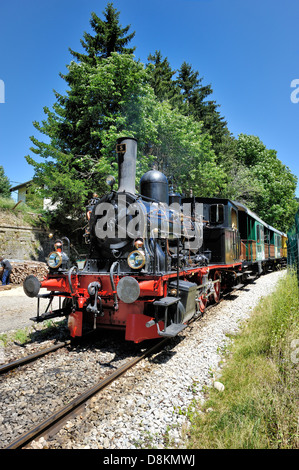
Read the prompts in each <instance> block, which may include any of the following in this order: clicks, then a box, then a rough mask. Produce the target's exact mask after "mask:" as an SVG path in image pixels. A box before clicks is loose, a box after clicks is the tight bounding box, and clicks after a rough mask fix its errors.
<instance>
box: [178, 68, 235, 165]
mask: <svg viewBox="0 0 299 470" xmlns="http://www.w3.org/2000/svg"><path fill="white" fill-rule="evenodd" d="M198 76H199V73H198V72H197V71H194V70H193V69H192V66H191V65H190V64H188V63H187V62H183V64H182V65H181V68H180V69H179V71H178V78H177V80H176V83H177V86H178V87H179V89H180V93H181V97H182V105H181V108H180V109H181V112H183V113H184V114H186V115H192V116H193V117H194V119H195V120H196V121H201V122H202V123H203V130H204V131H205V132H207V133H208V134H209V135H210V136H211V138H212V144H213V149H214V151H215V153H216V155H217V156H219V154H220V153H221V152H223V150H224V146H223V140H225V139H226V145H227V137H228V136H229V135H230V133H229V131H228V128H227V122H226V121H225V120H224V118H223V117H221V116H220V113H219V111H218V108H219V105H218V104H216V101H214V100H211V99H210V100H207V98H208V97H209V96H210V95H211V94H212V93H213V89H212V87H211V85H210V84H209V85H202V81H203V77H201V78H198Z"/></svg>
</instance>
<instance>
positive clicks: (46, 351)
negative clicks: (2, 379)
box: [0, 340, 71, 375]
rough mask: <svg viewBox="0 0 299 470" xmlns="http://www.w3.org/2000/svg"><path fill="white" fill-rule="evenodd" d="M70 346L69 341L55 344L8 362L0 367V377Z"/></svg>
mask: <svg viewBox="0 0 299 470" xmlns="http://www.w3.org/2000/svg"><path fill="white" fill-rule="evenodd" d="M70 344H71V340H68V341H64V342H62V343H56V344H54V345H53V346H50V347H49V348H44V349H40V350H39V351H36V352H35V353H32V354H29V355H28V356H25V357H21V358H20V359H17V360H15V361H12V362H8V363H7V364H3V365H2V366H0V375H1V374H5V373H6V372H9V371H10V370H13V369H15V368H16V367H19V366H23V365H25V364H28V363H29V362H33V361H35V360H36V359H38V358H39V357H42V356H46V355H47V354H49V353H51V352H53V351H56V350H57V349H60V348H63V347H65V346H69V345H70Z"/></svg>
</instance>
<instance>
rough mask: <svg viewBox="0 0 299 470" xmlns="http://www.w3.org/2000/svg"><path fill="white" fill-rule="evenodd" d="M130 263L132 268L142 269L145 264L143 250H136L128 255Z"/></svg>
mask: <svg viewBox="0 0 299 470" xmlns="http://www.w3.org/2000/svg"><path fill="white" fill-rule="evenodd" d="M128 265H129V266H130V268H131V269H140V268H142V267H143V266H144V265H145V255H144V253H143V252H142V251H139V250H135V251H132V253H130V254H129V256H128Z"/></svg>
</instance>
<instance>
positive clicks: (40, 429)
mask: <svg viewBox="0 0 299 470" xmlns="http://www.w3.org/2000/svg"><path fill="white" fill-rule="evenodd" d="M244 287H245V286H244ZM234 292H235V291H234V290H233V291H230V292H228V293H226V295H225V296H223V297H222V298H221V299H220V301H219V302H218V303H217V304H211V305H209V306H208V307H207V308H206V310H205V311H206V312H207V311H209V310H210V309H212V308H213V307H214V306H215V305H219V303H221V302H222V301H223V300H224V298H225V297H227V296H229V295H232V294H233V293H234ZM191 323H193V321H192V322H191ZM167 341H168V338H166V339H163V340H161V341H159V343H157V344H156V345H155V346H153V347H152V348H150V349H148V350H146V351H144V352H143V353H142V354H140V355H138V357H135V358H133V359H131V360H130V361H128V362H127V363H126V364H124V365H122V366H121V367H119V368H118V369H117V370H116V371H115V372H113V373H112V374H110V375H109V376H108V377H106V378H105V379H103V380H101V381H99V382H98V383H97V384H95V385H93V386H92V387H90V388H89V389H88V390H86V391H85V392H84V393H82V394H81V395H78V396H77V397H76V398H74V399H72V400H71V401H70V402H69V403H68V404H67V405H65V406H64V407H62V408H60V409H59V410H58V411H56V412H55V413H53V414H52V415H51V416H49V417H48V418H46V419H44V420H43V421H41V422H40V423H38V424H37V425H34V427H32V428H31V429H30V430H29V431H27V432H26V433H24V434H22V435H21V436H20V437H18V438H16V439H15V440H13V441H11V442H10V443H9V444H8V445H7V446H6V447H4V448H6V449H20V448H23V447H26V446H28V445H29V444H30V442H32V441H33V440H35V439H37V438H39V437H41V436H45V435H46V436H49V435H50V436H53V435H54V434H55V433H56V432H58V431H59V430H60V429H61V427H62V426H63V424H64V423H65V422H66V421H68V420H69V419H71V418H72V417H74V416H75V415H77V414H78V413H79V412H80V411H81V410H82V408H83V406H84V405H85V403H86V402H87V401H88V400H89V399H90V398H92V397H93V396H94V395H95V394H97V393H98V392H100V391H101V390H103V389H104V388H105V387H107V386H108V385H109V384H111V383H112V382H113V381H114V380H115V379H117V378H118V377H120V376H121V375H123V374H124V373H125V372H126V371H127V370H129V369H130V368H132V367H133V366H134V365H136V364H137V363H138V362H140V361H142V360H143V359H144V358H145V357H147V356H149V355H151V354H153V353H154V352H156V351H157V350H158V349H160V348H162V346H163V345H164V344H165V343H166V342H167ZM70 344H71V341H70V340H69V341H65V342H60V343H57V344H55V345H53V346H51V347H49V348H44V349H42V350H40V351H37V352H35V353H33V354H30V355H28V356H26V357H24V358H20V359H18V360H15V361H13V362H11V363H8V364H4V365H3V366H1V367H0V375H1V374H4V373H6V372H9V371H11V370H13V369H15V368H17V367H20V366H23V365H25V364H28V363H30V362H33V361H35V360H37V359H38V358H40V357H42V356H45V355H47V354H49V353H51V352H54V351H56V350H58V349H60V348H63V347H66V346H68V345H70Z"/></svg>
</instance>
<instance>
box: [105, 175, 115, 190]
mask: <svg viewBox="0 0 299 470" xmlns="http://www.w3.org/2000/svg"><path fill="white" fill-rule="evenodd" d="M106 184H107V185H108V186H111V188H112V186H113V185H114V184H115V178H114V176H112V175H109V176H107V178H106Z"/></svg>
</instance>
